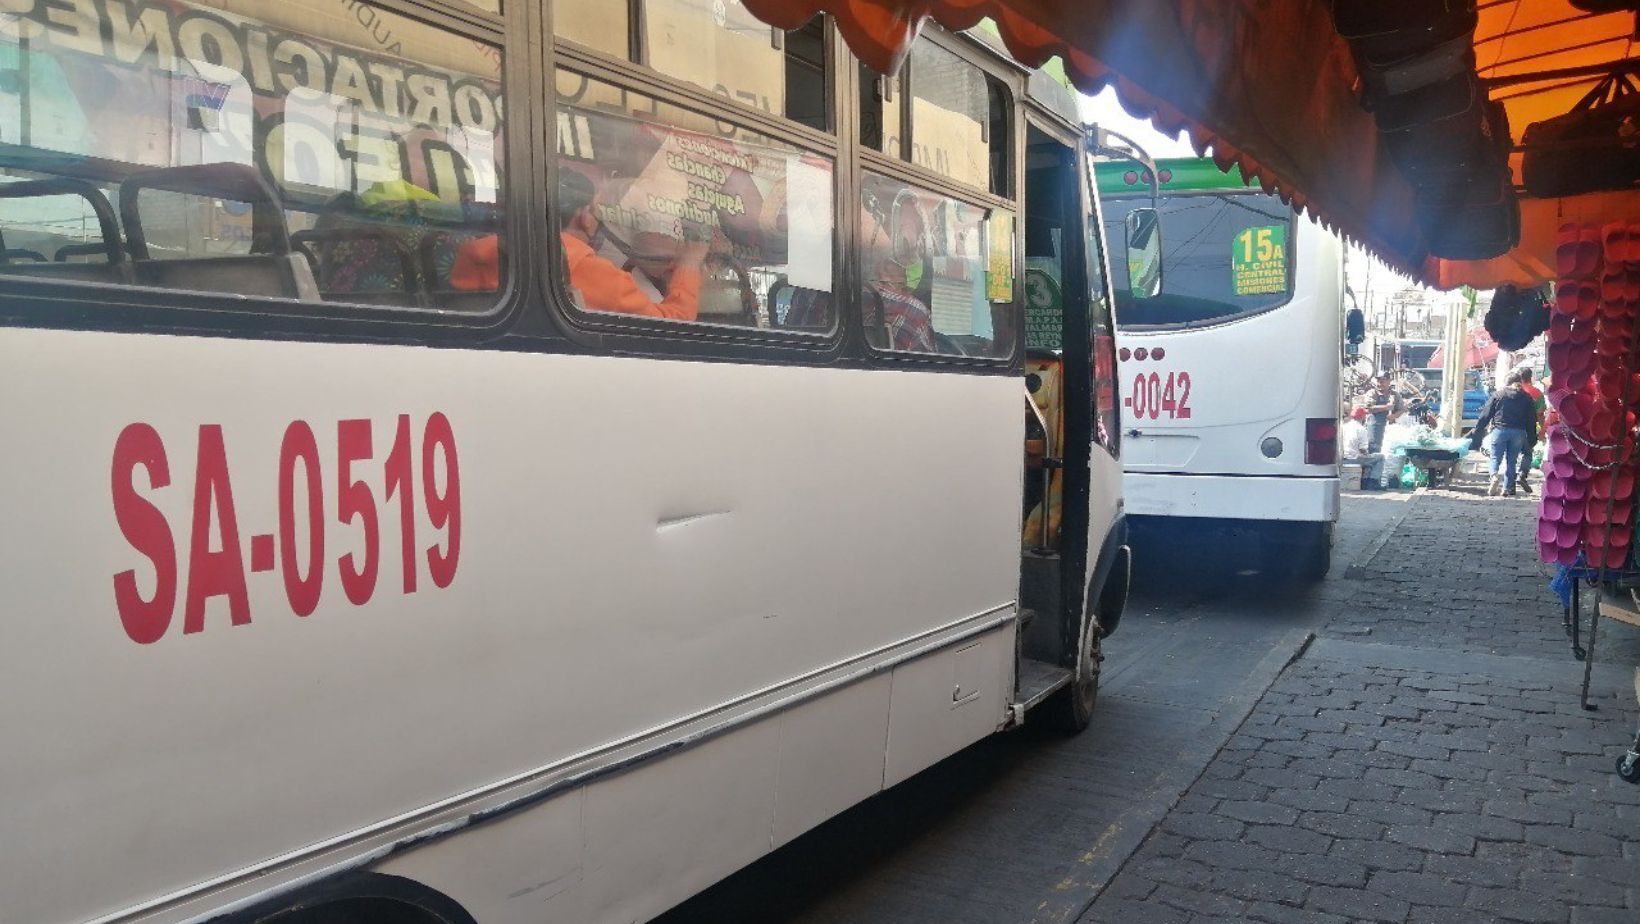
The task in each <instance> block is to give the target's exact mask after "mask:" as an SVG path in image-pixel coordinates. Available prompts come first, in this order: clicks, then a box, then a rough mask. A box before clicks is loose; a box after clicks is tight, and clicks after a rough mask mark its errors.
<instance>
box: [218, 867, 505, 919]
mask: <svg viewBox="0 0 1640 924" xmlns="http://www.w3.org/2000/svg"><path fill="white" fill-rule="evenodd" d="M225 920H226V921H228V922H231V924H477V922H476V921H475V920H474V919H473V916H472V915H471V914H469V913H468V912H467V910H466V909H465V908H463V907H461V905H460V904H458V903H457V902H456V901H455V900H454V899H452V898H450V897H449V896H447V895H445V894H444V893H442V892H439V891H437V890H434V889H431V888H428V887H427V886H424V885H422V884H421V883H419V882H416V881H414V880H411V879H406V878H404V877H402V876H389V875H386V874H383V873H366V872H354V873H346V874H343V875H341V876H338V877H336V878H334V879H330V880H326V881H325V882H321V883H319V884H317V885H314V886H312V887H309V888H306V889H299V890H297V891H295V892H293V893H290V894H288V895H284V896H281V897H279V898H276V899H273V900H271V901H268V902H264V903H262V904H260V905H257V906H255V907H253V908H250V909H248V910H247V911H245V912H242V913H241V914H239V915H233V916H230V917H228V918H226V919H225Z"/></svg>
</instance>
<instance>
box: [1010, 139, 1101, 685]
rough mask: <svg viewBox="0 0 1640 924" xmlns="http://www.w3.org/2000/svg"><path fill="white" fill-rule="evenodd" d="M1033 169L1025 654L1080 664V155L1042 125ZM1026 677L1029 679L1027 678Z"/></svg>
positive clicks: (1088, 384)
mask: <svg viewBox="0 0 1640 924" xmlns="http://www.w3.org/2000/svg"><path fill="white" fill-rule="evenodd" d="M1027 131H1028V137H1027V147H1026V164H1025V167H1026V170H1025V216H1024V223H1023V224H1024V245H1025V276H1024V286H1023V293H1022V294H1023V297H1022V299H1021V300H1022V301H1023V302H1024V332H1025V363H1024V375H1025V383H1024V388H1022V389H1021V403H1022V405H1023V407H1022V411H1023V413H1024V414H1025V482H1024V485H1023V491H1022V505H1023V510H1022V518H1021V522H1022V527H1021V535H1020V562H1021V565H1020V606H1021V609H1022V610H1023V611H1024V613H1023V615H1024V618H1026V619H1027V620H1028V623H1027V625H1026V629H1025V632H1024V633H1023V641H1022V648H1023V650H1022V655H1023V656H1024V657H1025V658H1026V659H1028V660H1034V661H1041V662H1046V663H1047V664H1050V665H1056V666H1069V665H1073V664H1074V663H1075V662H1074V658H1075V651H1076V634H1077V631H1078V628H1079V626H1080V620H1081V616H1082V614H1081V611H1080V610H1081V605H1082V596H1083V594H1082V587H1081V584H1082V582H1083V580H1084V578H1085V574H1086V566H1087V556H1088V549H1087V525H1088V491H1089V470H1088V454H1089V447H1090V438H1091V432H1092V423H1093V421H1092V411H1093V396H1092V393H1091V389H1092V374H1093V371H1092V368H1091V366H1092V363H1091V355H1090V351H1089V347H1088V344H1089V343H1090V339H1089V336H1090V334H1089V318H1088V298H1087V292H1088V287H1087V279H1086V268H1085V267H1086V263H1085V260H1084V253H1083V249H1084V247H1085V246H1086V231H1085V229H1084V228H1083V221H1084V219H1083V217H1082V215H1083V212H1082V209H1081V206H1080V203H1081V197H1080V195H1079V190H1078V180H1077V167H1076V151H1075V149H1074V147H1072V146H1071V145H1068V144H1064V143H1062V142H1060V141H1058V140H1056V139H1054V138H1053V137H1051V136H1049V135H1048V134H1047V133H1046V132H1044V131H1041V130H1040V129H1038V128H1036V127H1035V126H1031V127H1030V128H1029V129H1028V130H1027ZM1022 673H1023V672H1022Z"/></svg>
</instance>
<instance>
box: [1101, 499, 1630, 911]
mask: <svg viewBox="0 0 1640 924" xmlns="http://www.w3.org/2000/svg"><path fill="white" fill-rule="evenodd" d="M1368 497H1370V495H1369V496H1368ZM1366 502H1368V501H1367V499H1366V498H1362V499H1360V500H1358V501H1355V503H1356V504H1357V505H1359V504H1362V503H1366ZM1371 502H1373V503H1382V504H1392V503H1393V504H1401V505H1403V506H1402V507H1401V509H1402V510H1404V515H1402V516H1400V517H1398V518H1395V519H1391V520H1390V522H1389V525H1388V526H1386V527H1385V529H1384V530H1383V532H1382V534H1381V535H1380V536H1379V537H1378V538H1377V540H1376V541H1374V542H1372V543H1370V544H1369V546H1368V547H1367V548H1365V549H1363V550H1362V551H1361V554H1360V555H1359V556H1358V557H1355V559H1354V563H1353V564H1350V563H1349V562H1344V563H1341V564H1340V565H1339V566H1338V567H1335V569H1334V576H1333V577H1332V578H1331V579H1329V580H1328V581H1327V582H1325V583H1324V584H1323V585H1322V586H1321V587H1320V588H1319V589H1318V590H1317V593H1318V594H1320V595H1321V596H1322V597H1323V599H1324V600H1325V604H1324V605H1325V607H1326V609H1327V611H1328V613H1329V616H1328V617H1327V620H1326V621H1325V622H1324V623H1323V624H1322V626H1321V627H1320V628H1319V629H1318V630H1317V635H1318V639H1317V641H1316V642H1315V643H1314V644H1313V645H1312V646H1311V647H1310V648H1309V650H1308V651H1307V652H1306V653H1305V654H1304V655H1303V656H1302V657H1300V658H1299V659H1297V660H1296V661H1295V662H1294V663H1292V664H1291V665H1290V666H1289V667H1288V668H1287V670H1286V671H1285V672H1284V673H1283V674H1282V676H1281V677H1280V678H1279V679H1278V680H1277V681H1276V683H1275V684H1274V685H1273V686H1272V687H1271V688H1270V689H1269V691H1268V692H1267V693H1266V694H1265V695H1264V696H1263V697H1262V699H1260V701H1259V702H1258V704H1257V705H1256V707H1255V708H1254V710H1253V711H1252V713H1251V714H1250V715H1249V717H1248V718H1247V720H1246V722H1245V723H1243V724H1242V726H1241V727H1240V728H1239V729H1238V730H1237V731H1236V733H1235V734H1234V735H1232V736H1231V738H1230V740H1229V741H1228V743H1227V744H1226V745H1225V747H1224V748H1223V749H1222V750H1221V751H1220V752H1219V753H1218V755H1217V756H1216V757H1215V758H1214V759H1213V760H1212V761H1211V762H1210V763H1208V765H1207V766H1206V768H1205V769H1204V770H1203V772H1202V775H1201V776H1200V777H1199V778H1198V779H1197V780H1196V781H1195V783H1194V784H1193V785H1192V786H1191V787H1190V788H1189V790H1188V791H1187V792H1186V793H1185V795H1184V796H1183V797H1182V798H1181V799H1180V801H1179V802H1178V804H1177V805H1176V806H1174V808H1173V809H1172V810H1171V811H1170V812H1169V814H1168V815H1167V816H1166V817H1165V818H1164V819H1163V821H1162V822H1161V824H1159V825H1158V826H1157V827H1156V828H1155V829H1154V830H1153V831H1152V832H1151V834H1150V836H1149V837H1148V838H1147V839H1146V840H1145V842H1144V843H1143V844H1142V845H1141V846H1140V848H1139V849H1138V850H1137V851H1136V852H1135V853H1134V854H1133V855H1132V856H1131V857H1130V858H1129V859H1128V861H1127V862H1126V864H1124V866H1123V867H1122V869H1121V871H1120V872H1119V873H1118V874H1117V876H1116V877H1115V878H1114V879H1113V880H1112V881H1111V882H1110V884H1109V885H1108V886H1107V887H1106V888H1105V889H1104V891H1103V892H1102V893H1101V894H1100V895H1099V897H1098V899H1097V901H1096V902H1095V903H1094V904H1093V905H1092V906H1091V908H1090V909H1089V910H1088V912H1087V913H1086V914H1085V915H1084V916H1083V917H1082V918H1081V920H1082V921H1084V922H1090V924H1097V922H1110V924H1142V922H1180V924H1209V922H1219V921H1262V922H1269V924H1286V922H1317V924H1320V922H1345V921H1381V922H1396V924H1401V922H1432V924H1433V922H1442V924H1448V922H1470V921H1474V922H1482V921H1486V922H1490V921H1522V922H1551V924H1554V922H1565V924H1618V922H1624V924H1636V922H1640V786H1631V785H1627V784H1625V783H1623V782H1621V781H1620V780H1618V779H1617V777H1616V775H1615V774H1614V773H1613V764H1614V763H1615V761H1616V758H1617V756H1618V754H1620V753H1621V752H1622V751H1623V750H1624V748H1625V746H1626V744H1627V743H1628V741H1629V740H1630V737H1631V736H1632V735H1633V732H1634V726H1635V721H1636V717H1637V708H1636V704H1635V701H1634V694H1633V690H1632V683H1631V676H1632V675H1631V672H1630V670H1631V668H1630V666H1631V665H1634V664H1636V663H1640V633H1637V632H1635V631H1633V630H1630V629H1628V628H1627V627H1622V626H1615V627H1614V624H1612V623H1609V622H1608V623H1604V624H1603V625H1602V628H1601V632H1602V635H1603V638H1602V639H1601V641H1600V643H1599V649H1598V652H1597V653H1598V657H1599V659H1600V661H1601V662H1602V663H1599V664H1597V667H1596V670H1595V673H1594V685H1593V695H1592V699H1593V701H1594V702H1595V703H1597V704H1598V706H1599V711H1597V712H1584V711H1583V710H1582V709H1581V708H1580V707H1579V705H1578V700H1577V689H1578V685H1579V683H1580V682H1581V680H1582V665H1581V664H1579V663H1578V662H1576V661H1574V660H1572V658H1571V656H1570V654H1569V647H1568V641H1567V639H1566V636H1565V634H1564V632H1563V630H1562V627H1561V619H1560V614H1559V610H1558V607H1557V605H1556V603H1555V602H1554V599H1553V597H1552V596H1550V594H1549V592H1548V590H1547V588H1546V586H1545V582H1546V580H1547V575H1548V572H1547V569H1546V568H1545V567H1544V566H1542V565H1540V564H1539V563H1538V562H1537V561H1536V558H1535V554H1534V551H1533V549H1532V544H1531V537H1532V532H1531V530H1532V528H1533V522H1534V516H1535V504H1534V503H1533V502H1532V501H1531V499H1528V498H1518V499H1504V498H1497V499H1488V498H1484V497H1481V496H1479V494H1478V492H1476V491H1474V490H1465V489H1463V488H1459V489H1455V490H1450V491H1439V492H1425V493H1421V494H1419V495H1418V496H1416V497H1415V498H1413V499H1411V500H1410V501H1409V500H1407V499H1406V498H1405V497H1404V496H1401V497H1385V498H1382V499H1374V500H1373V501H1371Z"/></svg>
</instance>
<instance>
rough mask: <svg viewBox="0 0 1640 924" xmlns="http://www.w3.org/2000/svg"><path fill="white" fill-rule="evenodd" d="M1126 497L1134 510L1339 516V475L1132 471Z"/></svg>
mask: <svg viewBox="0 0 1640 924" xmlns="http://www.w3.org/2000/svg"><path fill="white" fill-rule="evenodd" d="M1122 497H1123V500H1124V502H1125V505H1126V511H1127V513H1128V515H1129V516H1153V517H1201V518H1206V519H1223V520H1288V521H1296V522H1316V523H1331V522H1335V521H1336V520H1337V519H1338V479H1337V478H1336V477H1321V478H1299V477H1285V478H1272V477H1260V476H1253V475H1179V474H1166V475H1159V474H1143V473H1137V472H1129V473H1127V474H1125V475H1123V476H1122Z"/></svg>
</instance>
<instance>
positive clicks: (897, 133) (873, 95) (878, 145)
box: [859, 64, 905, 157]
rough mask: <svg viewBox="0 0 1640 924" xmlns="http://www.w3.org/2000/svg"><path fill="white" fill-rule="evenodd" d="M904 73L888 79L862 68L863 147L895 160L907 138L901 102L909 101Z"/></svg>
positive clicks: (861, 121) (861, 122) (861, 138)
mask: <svg viewBox="0 0 1640 924" xmlns="http://www.w3.org/2000/svg"><path fill="white" fill-rule="evenodd" d="M904 83H905V79H904V73H903V72H902V73H901V74H900V75H898V76H894V77H884V76H883V75H881V74H879V73H877V72H876V71H874V70H872V69H871V68H869V67H867V66H865V65H864V64H861V65H860V81H859V85H860V144H861V145H863V146H865V147H868V148H870V149H872V150H874V151H883V152H885V153H888V154H892V155H894V156H895V157H898V156H899V155H900V140H901V138H902V137H903V136H904V129H903V127H902V125H901V122H902V121H903V120H902V119H901V118H900V115H901V110H902V106H901V102H902V101H903V100H904V99H905V91H904V87H903V85H904Z"/></svg>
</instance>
